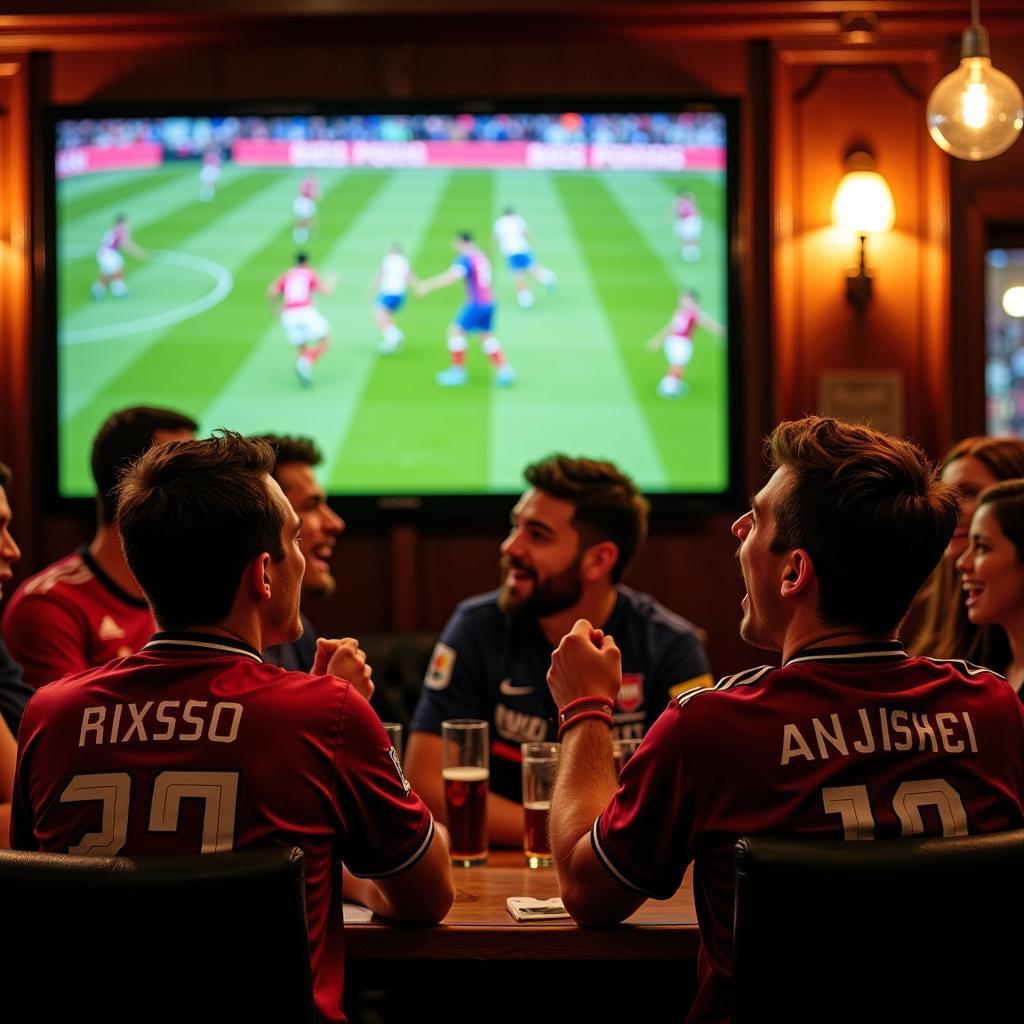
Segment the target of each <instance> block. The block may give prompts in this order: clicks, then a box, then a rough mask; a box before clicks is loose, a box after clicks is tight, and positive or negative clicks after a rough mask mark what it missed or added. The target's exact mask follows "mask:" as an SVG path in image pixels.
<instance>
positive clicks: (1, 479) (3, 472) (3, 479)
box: [0, 462, 11, 487]
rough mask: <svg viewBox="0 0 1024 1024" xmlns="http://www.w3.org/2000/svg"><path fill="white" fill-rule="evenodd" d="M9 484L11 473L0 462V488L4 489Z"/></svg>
mask: <svg viewBox="0 0 1024 1024" xmlns="http://www.w3.org/2000/svg"><path fill="white" fill-rule="evenodd" d="M10 482H11V471H10V469H9V468H8V467H7V466H5V465H4V464H3V463H2V462H0V487H6V486H7V485H8V484H9V483H10Z"/></svg>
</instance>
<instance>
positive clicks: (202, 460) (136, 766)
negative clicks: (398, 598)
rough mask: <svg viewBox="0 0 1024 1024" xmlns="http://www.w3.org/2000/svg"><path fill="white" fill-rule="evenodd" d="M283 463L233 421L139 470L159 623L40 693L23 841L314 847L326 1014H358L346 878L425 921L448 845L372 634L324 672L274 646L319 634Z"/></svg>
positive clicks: (129, 532) (27, 761) (21, 817)
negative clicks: (368, 646) (393, 716)
mask: <svg viewBox="0 0 1024 1024" xmlns="http://www.w3.org/2000/svg"><path fill="white" fill-rule="evenodd" d="M273 468H274V452H273V450H272V449H271V448H270V446H269V445H267V444H265V443H264V442H262V441H255V440H247V439H246V438H243V437H241V436H239V435H238V434H231V433H226V432H225V433H222V434H220V435H219V436H214V437H212V438H210V439H208V440H204V441H181V442H177V443H174V444H168V445H163V446H160V447H156V448H152V449H150V450H149V451H148V452H147V453H146V454H145V455H143V456H142V458H140V459H139V460H138V461H137V462H136V463H135V464H134V465H133V466H132V467H130V468H129V469H128V470H127V471H126V472H125V474H124V476H123V477H122V479H121V482H120V484H119V486H118V515H119V522H120V525H121V537H122V539H123V542H124V548H125V554H126V557H127V559H128V564H129V565H130V566H131V569H132V571H133V572H134V573H135V576H136V578H137V579H138V581H139V583H140V585H141V586H142V588H143V589H144V590H145V592H146V596H147V597H148V599H149V601H150V603H151V605H152V607H153V614H154V616H155V617H156V621H157V624H158V628H159V632H157V633H156V634H155V635H154V636H153V637H152V639H151V640H150V641H149V643H148V644H146V646H145V647H144V648H143V649H142V650H141V651H139V652H138V653H137V654H132V655H130V656H129V657H125V658H118V659H116V660H114V661H112V662H109V663H108V664H107V665H104V666H102V667H101V668H97V669H90V670H88V671H86V672H82V673H79V674H78V675H73V676H68V677H66V678H64V679H61V680H58V681H57V682H54V683H50V684H49V685H48V686H44V687H43V688H42V689H40V690H39V691H38V692H37V693H36V694H35V695H34V696H33V697H32V699H31V700H30V701H29V703H28V706H27V707H26V709H25V714H24V718H23V719H22V726H21V732H20V738H21V746H20V748H19V752H18V758H19V760H18V769H17V776H16V780H15V797H14V809H13V813H12V825H11V836H12V844H13V846H14V847H15V848H17V849H23V850H42V851H47V852H62V853H63V852H70V853H77V854H81V855H89V854H92V855H115V854H119V853H122V852H123V853H126V854H172V853H179V854H180V853H206V852H214V851H217V850H241V849H246V848H251V847H266V846H286V847H292V846H299V847H301V848H302V850H303V851H304V852H305V855H306V915H307V921H308V926H309V943H310V957H311V966H312V974H313V1001H314V1004H315V1014H316V1020H317V1022H318V1024H324V1022H328V1021H335V1022H338V1021H343V1020H344V1013H343V1011H342V990H343V981H344V969H345V942H344V921H343V917H342V910H341V889H342V885H343V884H344V888H345V892H346V894H347V895H349V896H350V897H352V898H354V899H356V900H358V901H360V902H362V903H365V904H366V906H368V907H370V908H371V909H372V910H374V911H375V912H376V913H378V914H382V915H383V916H385V917H391V918H395V919H397V920H408V921H418V922H424V923H434V922H436V921H438V920H440V919H441V918H442V917H443V916H444V915H445V914H446V913H447V911H448V908H449V906H450V905H451V901H452V898H453V895H454V893H453V890H452V882H451V869H450V867H449V864H448V847H447V844H446V843H445V842H444V840H443V838H439V832H438V831H437V830H435V828H434V822H433V820H432V818H431V816H430V813H429V811H428V810H427V809H426V807H425V806H424V804H423V802H422V801H421V800H420V799H419V797H418V796H417V795H416V794H415V793H414V792H413V791H412V790H411V789H410V787H409V784H408V783H407V782H406V780H405V777H404V775H403V774H402V768H401V765H400V762H399V760H398V757H397V755H396V754H395V751H394V749H393V748H392V747H391V743H390V740H389V739H388V736H387V734H386V733H385V732H384V729H383V728H382V727H381V724H380V721H379V720H378V718H377V716H376V714H375V713H374V712H373V710H372V709H371V707H370V705H369V704H368V703H367V700H368V698H369V697H370V696H371V695H372V692H373V683H372V681H371V678H370V671H369V667H368V666H367V665H366V661H365V655H363V653H362V652H361V651H359V650H358V645H357V644H355V642H354V641H351V640H349V641H340V640H325V639H320V640H319V641H318V650H317V656H316V661H315V663H314V665H313V671H312V672H311V673H307V672H287V671H285V670H284V669H281V668H278V667H277V666H276V665H268V664H265V663H264V662H263V659H262V657H261V655H260V652H261V651H262V650H264V649H265V648H267V647H269V646H271V645H273V644H281V643H288V642H291V641H293V640H295V639H297V637H298V636H299V634H300V633H301V631H302V625H301V622H300V619H299V594H300V589H301V585H302V578H303V571H304V567H305V559H304V557H303V554H302V548H301V542H302V520H301V519H300V518H299V516H298V515H297V513H296V512H295V511H294V509H293V508H292V507H291V505H290V504H289V503H288V500H287V498H285V496H284V494H283V492H282V491H281V488H280V487H279V486H278V484H277V482H276V481H275V480H274V479H273V477H272V476H271V471H272V469H273ZM182 798H184V799H182ZM154 823H155V824H154ZM343 866H344V868H345V869H347V870H346V871H345V873H344V883H343V870H342V869H343ZM357 876H358V877H357Z"/></svg>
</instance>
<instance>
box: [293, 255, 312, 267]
mask: <svg viewBox="0 0 1024 1024" xmlns="http://www.w3.org/2000/svg"><path fill="white" fill-rule="evenodd" d="M295 262H296V263H297V264H298V265H299V266H300V267H301V266H302V265H303V264H304V263H308V262H309V255H308V254H307V253H304V252H297V253H296V254H295Z"/></svg>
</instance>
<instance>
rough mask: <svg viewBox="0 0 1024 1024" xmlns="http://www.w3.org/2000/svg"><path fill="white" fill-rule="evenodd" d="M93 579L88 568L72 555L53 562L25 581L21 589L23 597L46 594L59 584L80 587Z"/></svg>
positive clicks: (77, 557) (76, 556)
mask: <svg viewBox="0 0 1024 1024" xmlns="http://www.w3.org/2000/svg"><path fill="white" fill-rule="evenodd" d="M93 579H95V577H94V576H93V573H92V570H91V569H90V568H89V566H87V565H86V564H85V562H84V561H82V559H81V558H80V557H79V556H78V555H72V556H70V557H68V558H62V559H61V560H60V561H59V562H54V563H53V565H50V566H47V567H46V568H45V569H43V571H42V572H38V573H36V575H35V576H32V577H30V578H29V579H27V580H26V581H25V583H24V585H23V586H22V588H21V589H22V593H23V595H25V596H28V595H29V594H46V593H49V591H51V590H53V588H54V587H55V586H57V584H59V583H60V584H65V585H67V586H81V585H82V584H83V583H89V582H90V581H91V580H93Z"/></svg>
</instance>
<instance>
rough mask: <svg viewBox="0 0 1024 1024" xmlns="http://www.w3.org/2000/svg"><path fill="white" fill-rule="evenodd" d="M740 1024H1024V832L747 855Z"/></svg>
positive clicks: (801, 846) (738, 959) (739, 890)
mask: <svg viewBox="0 0 1024 1024" xmlns="http://www.w3.org/2000/svg"><path fill="white" fill-rule="evenodd" d="M735 909H736V915H735V925H734V928H735V930H734V940H733V950H734V982H735V991H736V1003H735V1015H734V1021H735V1022H736V1024H746V1022H750V1021H767V1020H772V1021H774V1020H785V1021H787V1022H792V1024H796V1022H803V1021H808V1022H809V1021H814V1022H815V1024H819V1022H823V1021H828V1022H833V1024H841V1022H846V1021H850V1022H853V1021H858V1022H879V1021H899V1022H900V1024H906V1022H910V1021H928V1022H931V1021H972V1022H973V1021H996V1020H1013V1019H1019V1018H1020V1016H1021V1014H1022V1012H1024V1010H1022V1005H1024V992H1022V989H1021V985H1020V983H1019V981H1018V975H1017V970H1018V969H1019V965H1020V962H1021V959H1022V956H1021V952H1020V950H1021V943H1020V935H1021V932H1022V930H1024V831H1016V832H1004V833H999V834H993V835H984V836H970V837H966V838H957V839H904V840H879V841H861V842H839V841H812V840H804V839H774V838H769V837H757V838H747V839H741V840H740V841H739V843H738V844H737V846H736V907H735Z"/></svg>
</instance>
